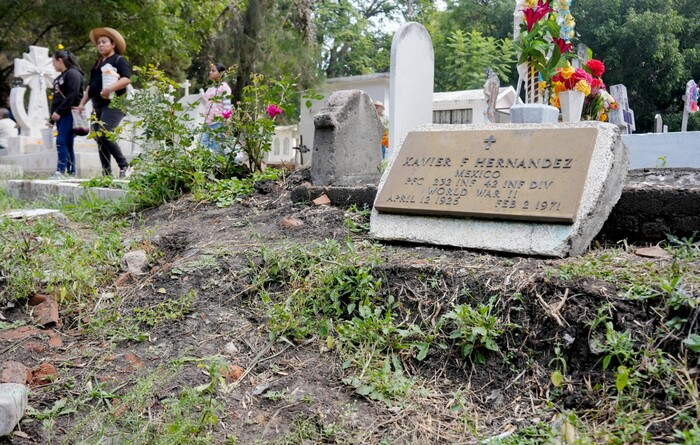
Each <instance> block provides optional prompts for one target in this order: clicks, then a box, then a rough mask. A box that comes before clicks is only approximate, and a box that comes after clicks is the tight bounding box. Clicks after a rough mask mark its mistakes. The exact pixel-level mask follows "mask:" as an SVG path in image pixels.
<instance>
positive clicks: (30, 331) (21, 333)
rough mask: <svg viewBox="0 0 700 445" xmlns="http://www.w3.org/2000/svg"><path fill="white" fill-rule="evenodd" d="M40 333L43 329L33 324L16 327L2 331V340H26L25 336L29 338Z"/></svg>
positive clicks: (0, 337) (0, 335) (0, 336)
mask: <svg viewBox="0 0 700 445" xmlns="http://www.w3.org/2000/svg"><path fill="white" fill-rule="evenodd" d="M38 334H41V331H40V330H39V329H37V328H34V327H31V326H21V327H19V328H16V329H11V330H9V331H4V332H0V340H9V341H15V340H24V339H25V338H29V337H32V336H34V335H38Z"/></svg>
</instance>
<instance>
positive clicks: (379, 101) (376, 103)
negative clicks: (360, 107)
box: [374, 100, 384, 108]
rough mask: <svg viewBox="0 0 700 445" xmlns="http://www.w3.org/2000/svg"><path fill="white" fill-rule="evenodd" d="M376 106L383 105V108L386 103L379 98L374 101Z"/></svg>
mask: <svg viewBox="0 0 700 445" xmlns="http://www.w3.org/2000/svg"><path fill="white" fill-rule="evenodd" d="M374 106H375V107H382V108H383V107H384V104H383V103H382V101H381V100H377V101H375V102H374Z"/></svg>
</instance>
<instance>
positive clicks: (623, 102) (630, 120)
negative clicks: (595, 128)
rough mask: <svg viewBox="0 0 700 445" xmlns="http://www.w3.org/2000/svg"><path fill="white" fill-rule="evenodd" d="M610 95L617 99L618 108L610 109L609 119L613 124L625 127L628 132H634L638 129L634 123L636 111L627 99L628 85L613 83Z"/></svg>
mask: <svg viewBox="0 0 700 445" xmlns="http://www.w3.org/2000/svg"><path fill="white" fill-rule="evenodd" d="M610 95H611V96H612V97H614V98H615V101H617V110H610V113H609V114H608V121H609V122H610V123H611V124H615V125H620V126H622V127H625V129H626V133H627V134H632V133H634V131H635V130H636V127H635V125H634V111H632V110H631V109H630V104H629V100H627V87H625V86H624V85H622V84H617V85H611V86H610Z"/></svg>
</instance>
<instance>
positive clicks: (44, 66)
mask: <svg viewBox="0 0 700 445" xmlns="http://www.w3.org/2000/svg"><path fill="white" fill-rule="evenodd" d="M57 76H58V72H57V71H56V70H55V69H54V68H53V61H52V60H51V56H49V49H48V48H42V47H40V46H30V47H29V52H28V53H25V54H24V56H23V58H22V59H15V77H19V78H21V79H22V82H23V83H24V85H27V86H28V87H29V88H30V89H31V92H30V96H29V107H28V109H27V110H25V109H24V93H25V91H26V88H24V87H15V88H13V91H12V92H11V94H10V100H11V103H10V106H11V108H12V113H13V115H14V116H15V119H16V120H17V123H18V124H19V127H20V128H21V129H22V135H23V136H31V137H40V136H41V129H42V128H46V124H47V122H48V119H49V117H50V116H49V102H48V99H47V97H46V90H47V89H48V88H49V87H50V86H51V83H52V82H53V80H54V79H55V78H56V77H57Z"/></svg>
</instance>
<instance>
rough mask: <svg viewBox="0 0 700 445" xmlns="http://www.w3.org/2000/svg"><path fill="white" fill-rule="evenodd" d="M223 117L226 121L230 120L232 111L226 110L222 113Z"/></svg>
mask: <svg viewBox="0 0 700 445" xmlns="http://www.w3.org/2000/svg"><path fill="white" fill-rule="evenodd" d="M221 117H223V118H224V119H228V118H229V117H231V110H224V111H222V112H221Z"/></svg>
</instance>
